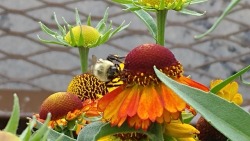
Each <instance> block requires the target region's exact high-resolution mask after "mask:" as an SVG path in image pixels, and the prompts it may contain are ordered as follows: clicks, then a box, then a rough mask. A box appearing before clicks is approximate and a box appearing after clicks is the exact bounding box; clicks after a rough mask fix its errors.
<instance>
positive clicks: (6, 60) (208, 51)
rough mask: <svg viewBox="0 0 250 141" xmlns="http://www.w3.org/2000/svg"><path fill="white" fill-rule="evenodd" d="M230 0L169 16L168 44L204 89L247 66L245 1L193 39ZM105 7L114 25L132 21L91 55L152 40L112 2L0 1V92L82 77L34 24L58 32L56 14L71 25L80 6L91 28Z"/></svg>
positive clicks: (61, 84) (70, 52) (59, 87)
mask: <svg viewBox="0 0 250 141" xmlns="http://www.w3.org/2000/svg"><path fill="white" fill-rule="evenodd" d="M229 2H230V1H229V0H221V1H217V0H209V1H208V2H207V3H204V4H200V5H196V6H195V7H192V9H195V10H197V11H201V12H202V11H206V15H205V16H201V17H195V16H187V15H182V14H179V13H177V12H174V11H170V12H169V13H168V17H167V18H168V22H167V29H166V43H167V44H166V46H167V47H169V48H170V49H171V50H172V51H173V52H174V54H175V55H176V58H177V59H178V60H179V61H180V62H181V63H182V64H183V65H184V70H185V73H186V74H188V75H191V76H192V77H193V79H195V80H198V81H201V82H203V83H204V84H207V85H208V84H209V82H210V81H211V80H212V79H215V78H226V77H228V76H230V75H231V74H233V73H235V72H236V71H238V70H240V69H241V68H243V67H245V66H247V65H249V64H250V49H249V48H250V46H249V45H250V20H249V17H250V1H249V0H242V1H241V2H240V4H239V5H238V6H237V7H235V8H234V9H233V11H232V12H231V13H230V14H229V15H228V16H227V17H226V18H225V19H224V20H223V22H222V23H221V24H220V25H219V27H218V28H217V29H216V30H215V31H214V32H213V33H212V34H211V35H210V36H207V37H206V38H204V39H201V40H195V39H194V38H193V36H194V35H197V34H200V33H203V32H204V31H206V30H207V29H208V28H209V27H211V25H212V24H213V23H214V21H215V20H216V18H217V17H218V16H219V15H220V14H221V13H222V11H223V10H224V9H225V8H226V6H227V5H228V4H229ZM107 7H109V19H110V20H112V21H113V23H114V25H115V26H117V25H119V24H120V23H121V22H122V21H123V20H125V21H126V23H129V22H131V24H130V27H129V28H127V29H126V30H125V31H123V32H121V33H119V34H118V35H117V36H115V37H114V38H112V39H111V40H110V41H109V42H108V43H107V44H105V45H102V46H100V47H97V48H94V49H91V50H90V56H91V55H92V54H94V55H96V56H97V57H99V58H105V57H106V56H107V55H108V54H119V55H121V56H122V55H125V54H126V53H127V52H128V51H129V50H131V49H132V48H134V47H135V46H137V45H139V44H142V43H149V42H154V40H153V39H152V37H151V36H150V34H149V32H148V31H147V29H146V27H145V26H144V24H143V23H142V22H141V21H140V20H139V19H138V18H137V17H136V16H135V15H134V14H132V13H129V12H126V11H123V10H122V8H121V7H119V5H116V4H114V3H112V2H110V1H104V0H81V1H77V0H37V1H34V0H19V1H14V0H0V89H14V90H17V92H18V90H37V91H64V90H65V89H66V87H67V84H68V82H69V81H70V80H71V78H72V76H74V75H76V74H79V73H80V63H79V58H78V57H79V56H78V52H77V49H74V48H66V47H62V46H54V45H48V44H43V43H41V42H40V41H39V40H38V38H37V34H39V35H40V36H41V37H42V38H46V35H44V34H43V33H42V32H41V29H40V27H39V24H38V21H42V22H43V23H44V24H45V25H47V26H48V27H50V28H55V29H56V24H55V22H54V19H53V12H55V13H56V14H57V17H58V19H59V22H60V23H63V20H62V19H61V18H60V17H65V19H66V20H67V21H69V23H72V24H73V23H74V21H75V20H74V10H75V8H78V10H79V14H80V16H81V18H82V21H83V22H85V21H86V18H87V16H88V15H89V13H91V15H92V20H93V24H95V23H97V21H99V20H100V19H101V18H102V16H103V13H104V11H105V10H106V8H107ZM248 76H249V75H245V76H244V77H246V78H248ZM241 91H242V92H245V93H246V92H247V91H249V88H248V87H244V86H243V88H242V90H241ZM249 99H250V98H249Z"/></svg>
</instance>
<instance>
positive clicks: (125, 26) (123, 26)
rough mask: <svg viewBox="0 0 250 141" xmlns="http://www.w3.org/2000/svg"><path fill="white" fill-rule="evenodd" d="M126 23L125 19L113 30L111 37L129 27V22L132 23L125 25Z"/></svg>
mask: <svg viewBox="0 0 250 141" xmlns="http://www.w3.org/2000/svg"><path fill="white" fill-rule="evenodd" d="M124 23H125V21H123V22H122V24H121V25H120V26H119V27H117V28H116V29H115V30H114V31H112V32H111V35H110V38H111V37H113V36H114V35H115V34H116V33H118V32H120V31H122V30H123V29H125V28H127V27H128V26H129V24H130V23H129V24H127V25H123V24H124Z"/></svg>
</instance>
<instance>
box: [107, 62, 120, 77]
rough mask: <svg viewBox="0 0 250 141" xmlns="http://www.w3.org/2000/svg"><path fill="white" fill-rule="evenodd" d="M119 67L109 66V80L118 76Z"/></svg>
mask: <svg viewBox="0 0 250 141" xmlns="http://www.w3.org/2000/svg"><path fill="white" fill-rule="evenodd" d="M119 71H120V70H119V68H118V67H117V66H116V65H114V66H110V67H109V68H108V71H107V77H108V79H109V80H112V79H114V78H115V77H117V76H118V75H119Z"/></svg>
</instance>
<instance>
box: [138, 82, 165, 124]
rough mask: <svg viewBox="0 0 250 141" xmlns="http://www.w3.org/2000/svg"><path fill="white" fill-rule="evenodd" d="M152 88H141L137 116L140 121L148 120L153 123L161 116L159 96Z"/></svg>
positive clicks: (161, 109)
mask: <svg viewBox="0 0 250 141" xmlns="http://www.w3.org/2000/svg"><path fill="white" fill-rule="evenodd" d="M153 87H154V86H151V87H144V88H143V90H142V94H141V98H140V101H139V106H138V110H137V114H138V116H139V117H140V118H141V119H142V120H145V119H150V120H151V121H153V122H154V121H155V119H156V118H157V117H160V116H161V115H162V113H163V107H162V103H161V101H160V98H159V95H158V93H157V91H156V90H155V88H153Z"/></svg>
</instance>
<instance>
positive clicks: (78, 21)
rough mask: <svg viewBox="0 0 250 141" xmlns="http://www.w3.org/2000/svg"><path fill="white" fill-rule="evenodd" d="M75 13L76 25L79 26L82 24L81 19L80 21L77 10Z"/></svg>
mask: <svg viewBox="0 0 250 141" xmlns="http://www.w3.org/2000/svg"><path fill="white" fill-rule="evenodd" d="M75 13H76V25H80V26H81V25H82V23H81V19H80V16H79V13H78V10H77V8H76V9H75Z"/></svg>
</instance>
